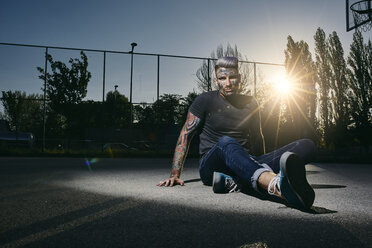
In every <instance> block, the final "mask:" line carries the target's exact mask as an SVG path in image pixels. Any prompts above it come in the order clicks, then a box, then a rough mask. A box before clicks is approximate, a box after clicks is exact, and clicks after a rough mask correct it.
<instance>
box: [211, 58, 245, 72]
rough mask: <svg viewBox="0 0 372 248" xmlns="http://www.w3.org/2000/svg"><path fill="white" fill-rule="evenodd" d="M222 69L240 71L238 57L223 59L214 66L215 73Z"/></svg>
mask: <svg viewBox="0 0 372 248" xmlns="http://www.w3.org/2000/svg"><path fill="white" fill-rule="evenodd" d="M220 67H225V68H235V69H237V70H238V69H239V67H238V59H237V58H236V57H221V58H219V59H218V60H217V62H216V65H215V66H214V70H215V72H217V70H218V68H220Z"/></svg>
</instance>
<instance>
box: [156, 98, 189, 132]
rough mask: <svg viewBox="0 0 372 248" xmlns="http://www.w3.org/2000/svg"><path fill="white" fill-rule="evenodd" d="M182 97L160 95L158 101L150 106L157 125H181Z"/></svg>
mask: <svg viewBox="0 0 372 248" xmlns="http://www.w3.org/2000/svg"><path fill="white" fill-rule="evenodd" d="M181 101H182V97H181V95H177V94H164V95H161V96H160V98H159V100H157V101H155V102H154V104H153V105H152V109H153V111H154V116H155V124H157V125H176V124H181V122H182V121H181V119H182V106H181ZM182 124H183V123H182Z"/></svg>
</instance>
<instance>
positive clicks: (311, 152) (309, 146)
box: [298, 139, 317, 163]
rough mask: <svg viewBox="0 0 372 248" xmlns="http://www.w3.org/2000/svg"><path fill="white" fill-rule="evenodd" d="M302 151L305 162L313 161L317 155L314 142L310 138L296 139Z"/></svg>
mask: <svg viewBox="0 0 372 248" xmlns="http://www.w3.org/2000/svg"><path fill="white" fill-rule="evenodd" d="M298 142H299V143H300V146H301V150H302V151H303V154H302V156H303V159H304V160H305V162H307V163H309V162H311V161H313V160H314V159H315V158H316V156H317V149H316V145H315V143H314V142H313V141H312V140H310V139H301V140H298Z"/></svg>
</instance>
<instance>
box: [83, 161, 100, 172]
mask: <svg viewBox="0 0 372 248" xmlns="http://www.w3.org/2000/svg"><path fill="white" fill-rule="evenodd" d="M84 160H85V162H84V164H85V166H86V167H88V170H89V171H92V167H91V165H92V164H94V163H97V162H98V158H92V159H90V160H89V159H87V158H85V159H84Z"/></svg>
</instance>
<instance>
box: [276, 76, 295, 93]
mask: <svg viewBox="0 0 372 248" xmlns="http://www.w3.org/2000/svg"><path fill="white" fill-rule="evenodd" d="M274 86H275V89H276V90H277V92H278V93H279V94H281V95H288V94H290V92H291V90H292V83H291V82H290V81H289V80H288V79H287V78H285V77H281V78H278V79H277V80H275V82H274Z"/></svg>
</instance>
